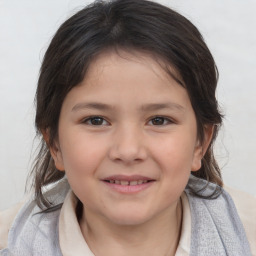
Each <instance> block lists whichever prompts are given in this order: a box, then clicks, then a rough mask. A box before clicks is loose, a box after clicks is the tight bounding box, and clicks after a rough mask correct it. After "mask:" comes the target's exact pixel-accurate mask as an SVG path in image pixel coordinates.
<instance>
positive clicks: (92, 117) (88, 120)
mask: <svg viewBox="0 0 256 256" xmlns="http://www.w3.org/2000/svg"><path fill="white" fill-rule="evenodd" d="M93 119H94V120H95V119H100V120H101V121H102V122H106V123H107V124H102V123H101V124H98V125H97V124H92V120H93ZM156 119H161V120H162V121H163V124H155V125H154V124H153V123H152V121H153V120H155V121H156ZM149 122H151V123H152V124H151V125H153V126H165V125H168V124H173V123H175V122H174V121H173V120H171V119H170V118H167V117H164V116H154V117H152V118H150V119H149V121H148V122H147V123H149ZM82 123H84V124H87V125H91V126H105V125H109V122H108V121H107V120H105V118H104V117H102V116H91V117H88V118H86V119H84V120H82Z"/></svg>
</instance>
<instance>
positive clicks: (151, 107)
mask: <svg viewBox="0 0 256 256" xmlns="http://www.w3.org/2000/svg"><path fill="white" fill-rule="evenodd" d="M82 109H96V110H104V111H109V110H112V109H114V106H112V105H108V104H105V103H100V102H83V103H78V104H76V105H75V106H74V107H73V108H72V110H71V111H72V112H75V111H79V110H82ZM140 109H141V110H142V111H143V112H147V111H156V110H162V109H174V110H179V111H184V110H185V108H184V107H183V106H181V105H180V104H177V103H174V102H167V103H149V104H144V105H142V106H141V108H140Z"/></svg>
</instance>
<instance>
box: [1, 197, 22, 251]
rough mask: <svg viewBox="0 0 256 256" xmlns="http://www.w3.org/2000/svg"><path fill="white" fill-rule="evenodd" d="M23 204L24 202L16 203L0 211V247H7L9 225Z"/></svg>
mask: <svg viewBox="0 0 256 256" xmlns="http://www.w3.org/2000/svg"><path fill="white" fill-rule="evenodd" d="M23 204H24V202H21V203H18V204H16V205H14V206H13V207H11V208H10V209H7V210H5V211H1V212H0V227H1V228H0V249H3V248H5V247H7V240H8V233H9V230H10V227H11V225H12V223H13V221H14V219H15V217H16V215H17V213H18V212H19V210H20V209H21V208H22V206H23Z"/></svg>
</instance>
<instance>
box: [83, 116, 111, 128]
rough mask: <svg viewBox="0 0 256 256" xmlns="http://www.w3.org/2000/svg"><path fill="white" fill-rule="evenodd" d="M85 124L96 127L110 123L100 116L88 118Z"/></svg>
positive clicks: (84, 121)
mask: <svg viewBox="0 0 256 256" xmlns="http://www.w3.org/2000/svg"><path fill="white" fill-rule="evenodd" d="M83 123H85V124H88V125H94V126H101V125H109V123H108V122H107V121H106V120H105V119H104V118H103V117H100V116H93V117H90V118H86V119H85V120H83Z"/></svg>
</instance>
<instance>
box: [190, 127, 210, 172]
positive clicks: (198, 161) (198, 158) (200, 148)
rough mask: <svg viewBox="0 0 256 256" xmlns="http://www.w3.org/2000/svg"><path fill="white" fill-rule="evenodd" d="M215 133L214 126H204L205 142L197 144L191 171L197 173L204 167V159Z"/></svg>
mask: <svg viewBox="0 0 256 256" xmlns="http://www.w3.org/2000/svg"><path fill="white" fill-rule="evenodd" d="M213 133H214V125H205V126H204V141H203V142H200V141H198V142H197V145H196V147H195V151H194V158H193V162H192V166H191V171H193V172H196V171H198V170H199V169H200V168H201V166H202V158H203V157H204V155H205V153H206V151H207V149H208V147H209V145H210V143H211V141H212V136H213Z"/></svg>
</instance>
